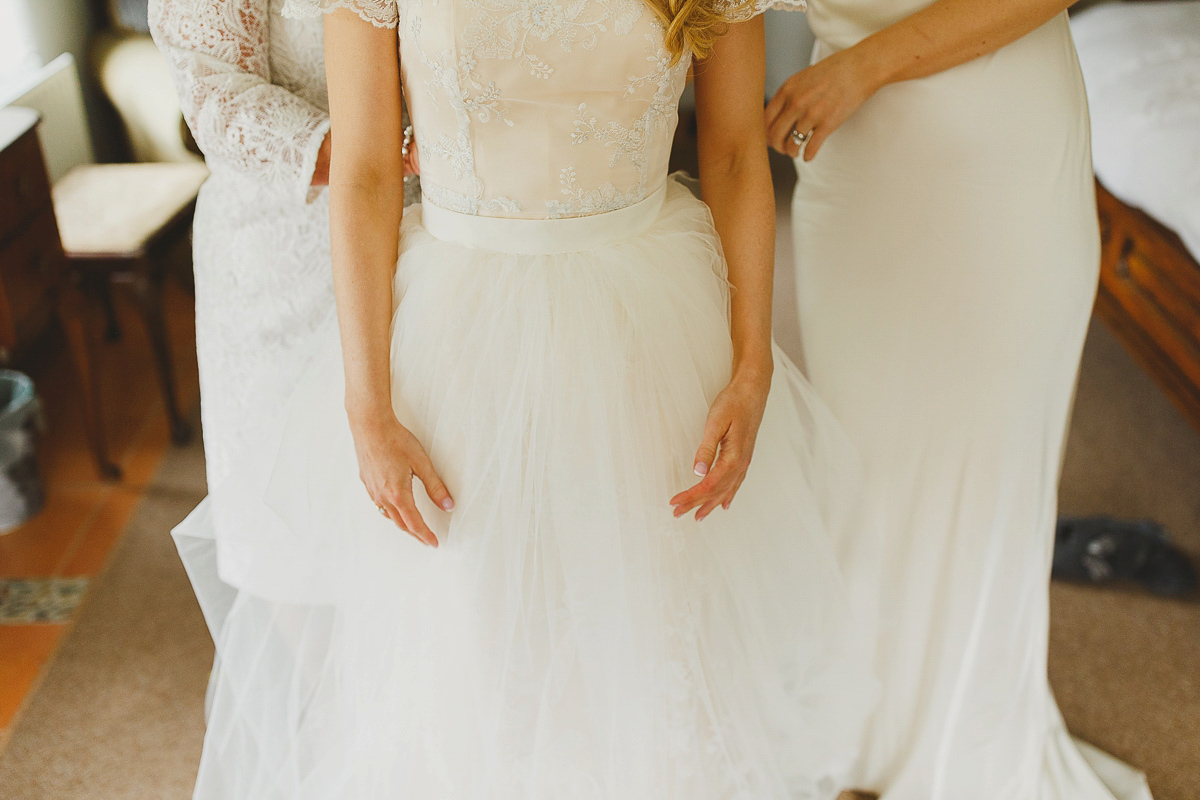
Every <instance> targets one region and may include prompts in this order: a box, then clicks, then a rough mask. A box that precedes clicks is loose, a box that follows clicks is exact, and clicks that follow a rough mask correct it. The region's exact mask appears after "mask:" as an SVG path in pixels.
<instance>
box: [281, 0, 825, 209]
mask: <svg viewBox="0 0 1200 800" xmlns="http://www.w3.org/2000/svg"><path fill="white" fill-rule="evenodd" d="M784 4H785V5H792V6H793V7H802V0H786V1H785V3H784ZM322 6H323V7H324V8H325V9H326V10H328V9H329V8H351V9H353V10H354V11H356V12H357V13H358V14H359V16H361V17H363V18H364V19H366V20H369V21H370V22H372V23H373V24H375V25H377V26H380V27H397V28H398V36H399V40H400V66H401V71H402V75H403V84H404V95H405V101H406V102H407V104H408V108H409V113H410V114H411V117H412V122H413V127H414V130H415V133H416V138H417V141H418V142H420V144H421V187H422V192H423V193H424V195H425V198H426V200H427V202H431V203H434V204H435V205H438V206H442V207H444V208H448V209H451V210H453V211H459V212H463V213H468V214H480V215H486V216H505V217H525V218H546V217H550V218H553V217H566V216H579V215H584V214H594V213H598V212H603V211H610V210H615V209H618V208H623V207H625V206H628V205H631V204H633V203H636V202H638V201H639V200H642V199H643V198H645V197H646V196H647V195H648V194H649V193H651V192H652V191H654V190H655V189H657V188H658V187H659V186H661V185H662V183H663V181H664V180H665V179H666V175H667V159H668V157H669V155H670V150H671V142H672V139H673V136H674V131H675V124H676V120H677V109H678V105H679V98H680V95H681V94H682V92H683V89H684V85H685V83H686V78H687V70H688V66H689V65H690V59H689V58H686V57H685V58H681V59H679V60H678V61H677V62H675V63H672V60H671V57H670V54H669V53H668V52H667V49H666V46H665V44H664V42H663V32H662V27H661V24H660V23H659V21H658V19H657V17H656V16H655V14H654V12H653V11H652V10H651V9H650V8H649V7H647V6H646V4H645V2H644V0H288V3H287V5H285V7H284V12H283V13H284V14H285V15H293V16H305V15H309V14H313V13H319V11H320V10H321V8H322ZM763 7H765V4H764V6H763ZM755 10H761V8H760V7H752V8H751V9H750V13H753V11H755Z"/></svg>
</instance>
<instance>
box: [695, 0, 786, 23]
mask: <svg viewBox="0 0 1200 800" xmlns="http://www.w3.org/2000/svg"><path fill="white" fill-rule="evenodd" d="M717 7H718V8H721V9H722V10H723V12H724V14H725V18H726V19H728V20H729V21H730V22H745V21H746V20H748V19H753V18H754V17H757V16H758V15H759V14H761V13H763V12H764V11H771V10H775V11H806V10H807V9H808V0H749V2H740V3H739V2H738V0H720V2H718V4H717Z"/></svg>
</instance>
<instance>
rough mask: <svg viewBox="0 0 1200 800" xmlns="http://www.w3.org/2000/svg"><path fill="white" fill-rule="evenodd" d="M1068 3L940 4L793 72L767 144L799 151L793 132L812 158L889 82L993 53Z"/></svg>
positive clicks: (987, 0)
mask: <svg viewBox="0 0 1200 800" xmlns="http://www.w3.org/2000/svg"><path fill="white" fill-rule="evenodd" d="M1072 2H1073V0H1007V2H1000V3H998V2H995V0H937V1H936V2H934V3H933V4H932V5H930V6H928V7H926V8H924V9H922V10H920V11H918V12H916V13H915V14H912V15H911V16H908V17H905V18H904V19H902V20H900V21H899V22H896V23H895V24H892V25H889V26H888V27H886V28H884V29H883V30H881V31H879V32H877V33H875V34H872V35H871V36H868V37H867V38H866V39H863V40H862V41H861V42H859V43H858V44H856V45H854V46H853V47H849V48H847V49H845V50H842V51H840V52H837V53H834V54H833V55H831V56H829V57H828V58H825V59H823V60H821V61H819V62H817V63H816V64H813V65H812V66H811V67H808V68H807V69H803V70H801V71H799V72H797V73H796V74H795V75H793V76H792V77H790V78H788V80H787V81H786V82H785V83H784V84H783V86H782V87H781V88H780V89H779V91H778V92H777V93H776V94H775V97H774V98H772V100H771V102H770V103H769V104H768V105H767V110H766V121H767V138H768V141H770V143H771V146H772V147H774V148H775V149H776V150H779V151H780V152H781V153H786V154H788V155H790V156H793V157H795V156H796V155H798V154H799V151H800V148H799V147H798V146H797V145H796V144H795V142H793V141H792V140H791V133H792V131H793V130H795V131H798V132H799V133H801V134H804V133H807V132H809V131H812V137H811V139H810V140H809V141H808V144H807V145H806V147H805V149H804V159H805V160H806V161H808V160H811V159H812V158H814V157H815V156H816V155H817V151H819V150H820V149H821V144H822V143H823V142H824V141H825V139H826V138H828V137H829V134H831V133H833V132H834V131H835V130H837V128H838V127H839V126H840V125H841V124H842V123H843V122H845V121H846V120H847V119H848V118H849V117H850V115H851V114H853V113H854V112H855V111H857V110H858V108H859V106H861V105H862V104H863V103H865V102H866V101H867V99H868V98H869V97H870V96H871V95H873V94H875V92H877V91H879V90H880V89H881V88H883V87H884V86H886V85H887V84H889V83H895V82H897V81H907V80H912V79H914V78H924V77H926V76H927V75H933V74H935V73H938V72H941V71H943V70H947V69H950V68H951V67H956V66H958V65H959V64H964V63H966V62H967V61H970V60H972V59H975V58H978V57H980V56H982V55H986V54H988V53H992V52H995V51H996V50H999V49H1000V48H1001V47H1003V46H1004V45H1006V44H1010V43H1012V42H1015V41H1016V40H1017V39H1020V38H1021V37H1022V36H1024V35H1025V34H1027V33H1029V32H1031V31H1033V30H1034V29H1036V28H1038V27H1040V26H1042V25H1044V24H1045V23H1047V22H1049V21H1050V20H1051V19H1053V18H1054V17H1055V16H1057V15H1058V14H1061V13H1062V12H1063V11H1064V10H1066V9H1067V8H1068V7H1069V6H1070V5H1071V3H1072Z"/></svg>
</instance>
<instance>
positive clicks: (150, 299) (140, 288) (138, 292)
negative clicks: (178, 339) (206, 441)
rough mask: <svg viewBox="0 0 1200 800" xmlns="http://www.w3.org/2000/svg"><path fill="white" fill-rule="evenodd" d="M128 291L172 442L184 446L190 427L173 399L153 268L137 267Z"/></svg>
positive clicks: (160, 293)
mask: <svg viewBox="0 0 1200 800" xmlns="http://www.w3.org/2000/svg"><path fill="white" fill-rule="evenodd" d="M131 288H132V290H133V298H134V301H135V302H136V305H137V308H138V311H139V312H140V313H141V315H142V320H143V322H145V324H146V332H147V334H148V335H149V339H150V348H151V350H152V352H153V353H154V365H155V367H156V368H157V372H158V382H159V385H160V387H161V388H162V393H163V401H164V403H166V406H167V419H168V421H169V422H170V426H171V441H172V442H174V443H175V444H186V443H187V442H189V441H191V438H192V427H191V426H190V425H188V423H187V421H186V420H184V418H183V415H182V414H181V413H180V411H179V401H178V399H177V398H176V396H175V367H174V365H173V364H172V361H171V345H170V341H169V340H168V338H167V318H166V313H165V311H164V309H163V276H162V275H161V274H159V273H158V271H156V270H155V268H154V265H153V264H143V265H140V268H139V269H138V270H137V271H136V273H135V275H134V279H133V282H132V283H131Z"/></svg>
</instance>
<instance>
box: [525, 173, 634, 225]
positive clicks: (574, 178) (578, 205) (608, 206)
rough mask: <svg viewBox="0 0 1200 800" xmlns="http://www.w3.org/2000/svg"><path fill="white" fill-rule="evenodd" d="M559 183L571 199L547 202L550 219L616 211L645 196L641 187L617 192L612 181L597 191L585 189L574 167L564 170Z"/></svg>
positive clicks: (606, 182)
mask: <svg viewBox="0 0 1200 800" xmlns="http://www.w3.org/2000/svg"><path fill="white" fill-rule="evenodd" d="M559 183H560V184H562V193H563V194H565V195H566V196H567V197H568V198H570V199H569V200H567V201H566V202H562V201H559V200H551V201H547V203H546V208H547V210H548V211H549V212H550V214H549V218H550V219H559V218H562V217H573V216H581V215H584V214H599V213H602V212H604V211H616V210H618V209H621V208H625V207H626V206H631V205H633V204H634V203H636V202H638V201H639V200H641V199H643V196H644V195H645V192H644V191H643V190H642V188H641V187H637V188H634V189H631V190H630V191H627V192H620V191H617V187H616V186H613V183H612V181H605V182H604V183H603V184H601V185H600V186H599V187H598V188H596V189H584V188H583V187H581V186H580V185H579V182H578V174H577V173H576V171H575V168H574V167H564V168H563V171H562V174H561V175H560V176H559Z"/></svg>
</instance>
